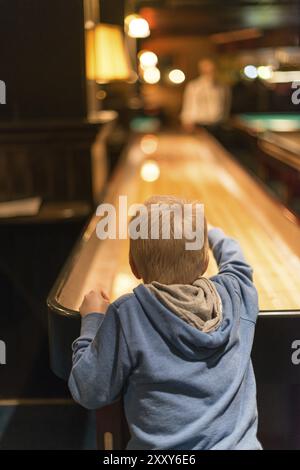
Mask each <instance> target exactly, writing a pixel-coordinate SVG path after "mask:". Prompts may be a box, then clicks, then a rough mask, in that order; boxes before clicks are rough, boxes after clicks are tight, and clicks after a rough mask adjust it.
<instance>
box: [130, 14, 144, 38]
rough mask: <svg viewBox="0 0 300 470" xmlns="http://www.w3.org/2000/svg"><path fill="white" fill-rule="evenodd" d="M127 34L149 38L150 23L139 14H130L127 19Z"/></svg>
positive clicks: (133, 36) (132, 36)
mask: <svg viewBox="0 0 300 470" xmlns="http://www.w3.org/2000/svg"><path fill="white" fill-rule="evenodd" d="M125 25H126V26H127V34H128V36H130V37H131V38H147V37H148V36H150V28H149V23H148V21H147V20H145V19H144V18H141V17H140V16H139V15H129V16H128V17H127V18H126V19H125Z"/></svg>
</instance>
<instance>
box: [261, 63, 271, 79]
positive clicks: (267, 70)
mask: <svg viewBox="0 0 300 470" xmlns="http://www.w3.org/2000/svg"><path fill="white" fill-rule="evenodd" d="M257 75H258V76H259V78H261V79H262V80H269V79H270V78H271V77H272V75H273V70H272V67H270V66H269V65H261V66H260V67H258V69H257Z"/></svg>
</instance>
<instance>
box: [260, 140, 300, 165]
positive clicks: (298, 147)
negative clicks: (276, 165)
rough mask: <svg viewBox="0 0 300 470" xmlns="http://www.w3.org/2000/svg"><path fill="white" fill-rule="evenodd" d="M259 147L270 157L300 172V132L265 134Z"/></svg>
mask: <svg viewBox="0 0 300 470" xmlns="http://www.w3.org/2000/svg"><path fill="white" fill-rule="evenodd" d="M258 145H259V147H260V148H261V150H262V151H263V152H264V153H265V154H267V155H268V156H271V157H272V158H275V159H276V160H279V161H280V162H282V163H284V164H285V165H288V166H289V167H291V168H293V169H294V170H296V171H297V172H300V131H298V132H265V133H264V134H263V136H262V137H260V139H259V144H258Z"/></svg>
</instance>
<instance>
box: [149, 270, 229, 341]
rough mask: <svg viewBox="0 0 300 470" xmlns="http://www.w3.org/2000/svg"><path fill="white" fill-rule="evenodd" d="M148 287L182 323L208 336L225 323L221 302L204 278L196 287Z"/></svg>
mask: <svg viewBox="0 0 300 470" xmlns="http://www.w3.org/2000/svg"><path fill="white" fill-rule="evenodd" d="M146 287H147V288H148V289H149V290H150V292H152V293H153V294H154V295H155V297H156V298H157V299H158V300H159V301H160V302H161V303H162V304H163V305H164V306H165V307H167V309H168V310H170V311H171V312H173V313H175V315H177V316H178V317H179V318H181V319H182V320H183V321H185V322H187V323H189V324H190V325H191V326H194V327H195V328H197V329H198V330H200V331H204V332H206V333H208V332H211V331H214V330H215V329H216V328H218V326H219V325H220V323H221V321H222V302H221V299H220V296H219V294H218V292H217V290H216V288H215V286H214V284H213V282H212V281H210V280H209V279H206V278H205V277H200V278H199V279H196V281H195V282H194V283H193V284H171V285H166V284H161V283H159V282H156V281H154V282H152V283H151V284H147V285H146Z"/></svg>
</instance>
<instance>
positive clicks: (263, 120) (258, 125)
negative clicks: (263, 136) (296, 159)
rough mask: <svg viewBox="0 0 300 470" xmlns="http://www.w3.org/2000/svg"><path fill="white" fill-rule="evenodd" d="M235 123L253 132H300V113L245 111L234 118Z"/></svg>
mask: <svg viewBox="0 0 300 470" xmlns="http://www.w3.org/2000/svg"><path fill="white" fill-rule="evenodd" d="M233 122H234V125H235V126H236V127H238V128H240V129H243V130H245V131H247V132H249V133H251V134H260V133H263V132H268V131H271V132H296V131H299V132H300V113H299V112H298V113H249V114H247V113H245V114H239V115H237V116H235V117H234V118H233Z"/></svg>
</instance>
